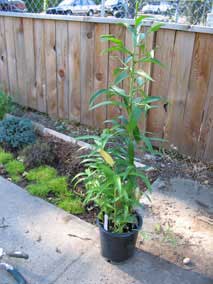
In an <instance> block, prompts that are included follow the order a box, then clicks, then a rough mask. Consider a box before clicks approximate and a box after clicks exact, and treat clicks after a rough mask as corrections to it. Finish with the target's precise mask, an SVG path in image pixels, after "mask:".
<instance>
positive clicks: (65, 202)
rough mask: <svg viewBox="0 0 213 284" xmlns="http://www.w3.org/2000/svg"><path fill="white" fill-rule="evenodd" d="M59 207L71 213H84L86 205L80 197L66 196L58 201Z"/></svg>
mask: <svg viewBox="0 0 213 284" xmlns="http://www.w3.org/2000/svg"><path fill="white" fill-rule="evenodd" d="M57 205H58V207H60V208H61V209H63V210H65V211H67V212H69V213H71V214H76V215H78V214H82V213H84V206H83V203H82V202H81V200H80V199H71V198H70V197H66V198H65V199H62V200H60V201H59V202H58V203H57Z"/></svg>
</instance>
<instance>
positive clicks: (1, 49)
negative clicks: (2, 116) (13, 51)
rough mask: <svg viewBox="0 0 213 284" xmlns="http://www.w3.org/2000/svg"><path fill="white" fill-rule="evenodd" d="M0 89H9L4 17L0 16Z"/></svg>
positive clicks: (6, 90)
mask: <svg viewBox="0 0 213 284" xmlns="http://www.w3.org/2000/svg"><path fill="white" fill-rule="evenodd" d="M0 89H2V90H3V91H5V92H6V93H7V92H8V91H9V78H8V68H7V49H6V42H5V28H4V18H1V17H0Z"/></svg>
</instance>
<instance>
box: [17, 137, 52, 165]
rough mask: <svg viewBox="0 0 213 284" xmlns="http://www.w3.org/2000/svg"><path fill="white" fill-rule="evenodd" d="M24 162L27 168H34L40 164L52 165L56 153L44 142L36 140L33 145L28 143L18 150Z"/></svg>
mask: <svg viewBox="0 0 213 284" xmlns="http://www.w3.org/2000/svg"><path fill="white" fill-rule="evenodd" d="M20 156H21V157H23V160H24V163H25V165H26V167H28V168H35V167H39V166H42V165H52V164H53V163H54V161H55V160H56V155H55V154H54V152H53V151H52V147H51V146H50V145H49V144H47V143H44V142H41V141H37V142H36V143H35V144H33V145H29V146H27V147H26V148H24V149H23V150H22V151H21V152H20Z"/></svg>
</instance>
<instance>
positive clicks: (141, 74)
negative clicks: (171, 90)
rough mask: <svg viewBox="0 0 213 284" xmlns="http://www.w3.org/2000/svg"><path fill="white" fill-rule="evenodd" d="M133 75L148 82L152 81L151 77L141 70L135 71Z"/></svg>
mask: <svg viewBox="0 0 213 284" xmlns="http://www.w3.org/2000/svg"><path fill="white" fill-rule="evenodd" d="M135 74H137V75H139V76H141V77H144V78H146V79H147V80H149V81H154V80H153V79H152V77H151V76H150V75H149V74H147V73H146V72H145V71H143V70H136V71H135Z"/></svg>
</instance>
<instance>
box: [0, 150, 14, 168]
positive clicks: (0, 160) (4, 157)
mask: <svg viewBox="0 0 213 284" xmlns="http://www.w3.org/2000/svg"><path fill="white" fill-rule="evenodd" d="M11 160H13V155H12V154H11V153H7V152H5V151H4V150H3V149H1V148H0V164H2V165H5V164H7V163H8V162H9V161H11Z"/></svg>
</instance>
